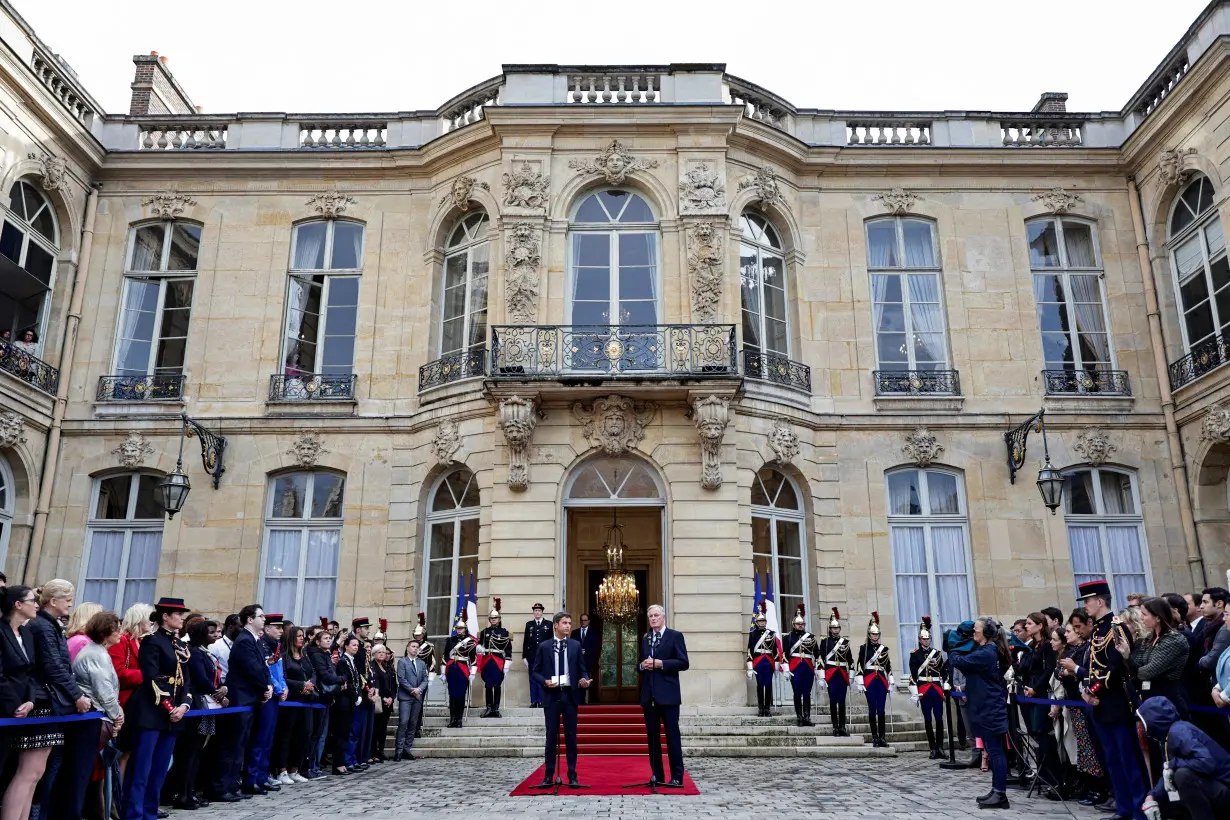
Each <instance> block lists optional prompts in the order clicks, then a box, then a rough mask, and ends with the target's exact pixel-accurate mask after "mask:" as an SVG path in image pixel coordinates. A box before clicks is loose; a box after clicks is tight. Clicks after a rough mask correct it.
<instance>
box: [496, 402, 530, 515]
mask: <svg viewBox="0 0 1230 820" xmlns="http://www.w3.org/2000/svg"><path fill="white" fill-rule="evenodd" d="M495 423H496V426H497V427H499V428H500V430H502V431H503V432H504V441H506V442H507V443H508V489H510V490H513V491H516V492H520V491H522V490H524V489H525V488H526V487H528V486H529V485H530V463H529V462H530V438H531V437H532V436H533V435H534V427H535V426H537V424H538V415H537V413H536V412H535V407H534V400H533V399H527V398H522V397H521V396H509V397H508V398H506V399H503V400H502V401H500V409H499V413H498V415H497V416H496V421H495Z"/></svg>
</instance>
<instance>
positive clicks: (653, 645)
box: [649, 632, 658, 655]
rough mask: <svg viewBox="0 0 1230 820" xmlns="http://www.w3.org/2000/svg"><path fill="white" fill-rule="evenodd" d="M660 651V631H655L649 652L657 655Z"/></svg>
mask: <svg viewBox="0 0 1230 820" xmlns="http://www.w3.org/2000/svg"><path fill="white" fill-rule="evenodd" d="M657 651H658V633H657V632H655V633H653V639H652V640H650V642H649V654H650V655H656V653H657Z"/></svg>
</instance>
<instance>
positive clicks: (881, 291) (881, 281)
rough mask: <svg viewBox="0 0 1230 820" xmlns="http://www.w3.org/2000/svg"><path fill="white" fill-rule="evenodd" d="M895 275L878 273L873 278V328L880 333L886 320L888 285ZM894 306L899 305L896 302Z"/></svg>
mask: <svg viewBox="0 0 1230 820" xmlns="http://www.w3.org/2000/svg"><path fill="white" fill-rule="evenodd" d="M895 276H897V274H895V273H877V274H874V275H873V276H872V277H871V309H872V311H873V316H872V318H873V320H874V322H875V324H874V325H873V327H874V328H875V329H876V331H877V332H878V331H879V330H880V327H881V326H882V324H883V320H884V307H885V301H884V299H885V297H887V296H888V284H889V279H890V278H891V277H895ZM894 304H897V303H895V302H894Z"/></svg>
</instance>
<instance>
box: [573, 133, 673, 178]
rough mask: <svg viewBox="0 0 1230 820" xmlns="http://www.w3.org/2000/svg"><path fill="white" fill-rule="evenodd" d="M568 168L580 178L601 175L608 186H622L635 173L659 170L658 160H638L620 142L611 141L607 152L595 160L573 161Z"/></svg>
mask: <svg viewBox="0 0 1230 820" xmlns="http://www.w3.org/2000/svg"><path fill="white" fill-rule="evenodd" d="M568 167H569V168H572V169H573V170H575V171H576V172H577V175H578V176H583V177H584V176H592V175H595V174H597V175H600V176H601V177H602V178H603V179H604V180H606V183H607V185H622V184H623V182H624V180H625V179H627V178H628V174H630V173H632V172H633V171H648V170H649V169H650V168H657V167H658V161H657V160H656V159H636V158H635V157H633V156H632V154H631V153H629V152H628V149H627V148H625V147H624V144H623V143H622V142H620V141H619V140H611V144H610V145H608V146H607V147H606V150H605V151H603V152H602V153H601V154H599V155H598V156H597V157H596V158H594V159H585V160H581V159H573V160H569V161H568Z"/></svg>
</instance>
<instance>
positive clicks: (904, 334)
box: [867, 216, 950, 371]
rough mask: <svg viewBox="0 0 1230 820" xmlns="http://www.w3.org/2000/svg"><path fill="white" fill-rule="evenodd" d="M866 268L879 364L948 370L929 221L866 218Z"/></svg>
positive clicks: (936, 255) (883, 367)
mask: <svg viewBox="0 0 1230 820" xmlns="http://www.w3.org/2000/svg"><path fill="white" fill-rule="evenodd" d="M867 268H868V270H869V271H870V272H871V303H872V311H873V321H874V325H875V337H876V361H877V362H878V363H879V368H880V370H888V371H892V370H949V369H950V368H949V365H948V363H949V356H948V341H947V330H946V328H945V321H944V305H943V298H942V295H941V291H940V262H939V252H938V250H937V246H936V238H935V225H934V224H932V223H931V222H930V221H929V220H926V219H918V218H915V217H904V216H890V217H886V218H883V219H872V220H869V221H868V222H867Z"/></svg>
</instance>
